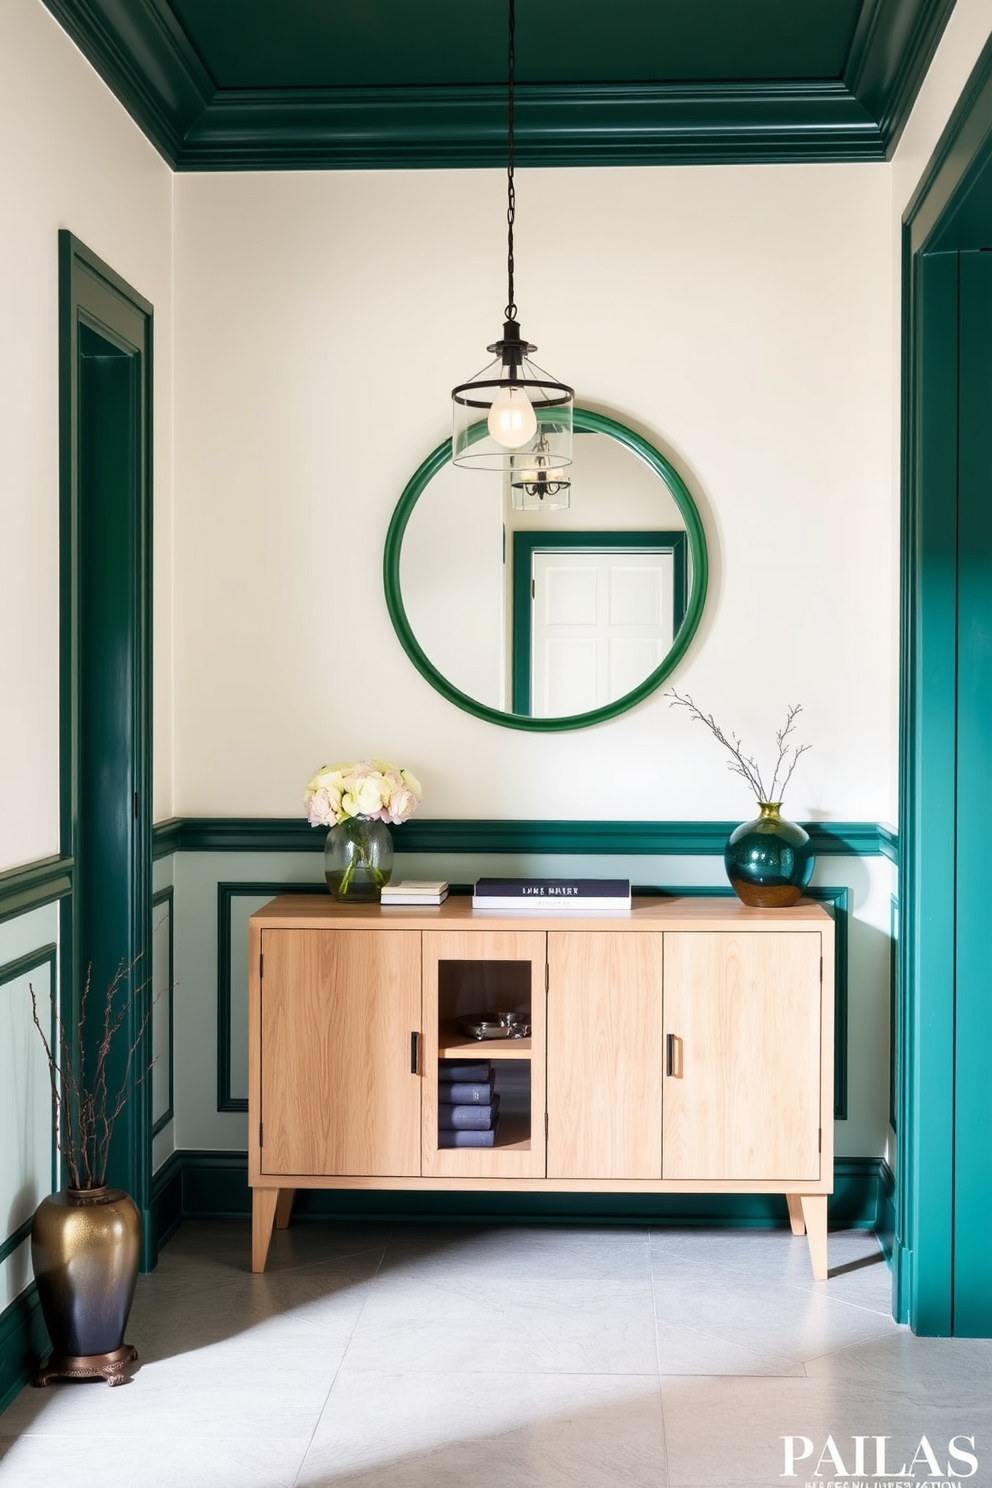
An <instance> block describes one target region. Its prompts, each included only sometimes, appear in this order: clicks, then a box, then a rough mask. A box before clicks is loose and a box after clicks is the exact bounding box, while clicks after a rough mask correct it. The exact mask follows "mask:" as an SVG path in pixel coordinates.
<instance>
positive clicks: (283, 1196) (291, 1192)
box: [276, 1188, 296, 1230]
mask: <svg viewBox="0 0 992 1488" xmlns="http://www.w3.org/2000/svg"><path fill="white" fill-rule="evenodd" d="M295 1198H296V1189H295V1188H281V1189H280V1190H279V1199H278V1201H277V1203H276V1229H277V1230H288V1229H289V1216H290V1214H291V1213H292V1210H293V1200H294V1199H295Z"/></svg>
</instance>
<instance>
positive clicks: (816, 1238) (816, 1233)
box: [802, 1194, 827, 1281]
mask: <svg viewBox="0 0 992 1488" xmlns="http://www.w3.org/2000/svg"><path fill="white" fill-rule="evenodd" d="M802 1206H803V1219H804V1220H805V1221H806V1235H807V1238H808V1240H809V1255H810V1260H811V1261H812V1262H813V1275H814V1276H815V1277H816V1279H817V1281H826V1279H827V1196H826V1194H803V1196H802Z"/></svg>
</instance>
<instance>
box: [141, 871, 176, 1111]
mask: <svg viewBox="0 0 992 1488" xmlns="http://www.w3.org/2000/svg"><path fill="white" fill-rule="evenodd" d="M163 904H166V905H168V921H169V928H168V931H167V934H168V938H169V945H168V966H169V982H168V997H169V1028H168V1046H169V1098H168V1101H167V1102H166V1108H165V1110H164V1111H163V1112H162V1114H161V1116H158V1117H156V1116H155V1114H154V1111H153V1109H152V1102H151V1100H150V1099H149V1102H148V1115H149V1119H150V1120H151V1123H152V1128H151V1134H152V1136H153V1137H157V1136H158V1134H159V1132H160V1131H162V1130H164V1128H165V1127H167V1126H168V1124H169V1122H170V1121H172V1119H173V1118H174V1116H175V1114H176V1109H175V1086H176V1080H175V1072H176V1019H175V1005H174V1004H175V998H174V996H173V991H174V988H175V984H176V936H175V888H174V887H173V885H172V884H167V885H166V887H165V888H164V889H159V890H158V892H157V893H155V894H153V895H152V915H153V917H154V914H155V910H156V909H158V908H159V907H160V906H161V905H163ZM164 918H165V916H164V915H163V916H161V919H164ZM160 923H161V921H157V922H156V923H155V924H153V926H152V935H153V936H154V935H156V934H157V933H158V931H159V928H160ZM152 964H153V965H154V957H153V961H152ZM165 991H166V989H165V988H160V989H159V991H158V992H156V991H155V988H154V987H152V996H153V998H155V997H161V996H163V995H164V994H165ZM156 1057H157V1056H156Z"/></svg>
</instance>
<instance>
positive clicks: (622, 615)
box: [530, 549, 675, 718]
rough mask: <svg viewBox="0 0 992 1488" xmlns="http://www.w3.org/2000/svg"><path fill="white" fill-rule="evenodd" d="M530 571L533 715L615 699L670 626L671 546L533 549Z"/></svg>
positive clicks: (650, 661) (646, 668)
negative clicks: (635, 550) (621, 549)
mask: <svg viewBox="0 0 992 1488" xmlns="http://www.w3.org/2000/svg"><path fill="white" fill-rule="evenodd" d="M531 578H532V583H531V596H532V602H531V611H532V631H531V640H532V670H531V676H532V683H531V710H530V711H531V713H532V715H533V716H535V717H541V718H549V717H550V718H554V717H558V716H561V715H563V714H569V713H583V712H587V711H588V710H589V709H591V708H599V707H602V706H603V705H604V704H607V703H612V702H615V701H616V699H617V698H620V697H623V696H624V694H625V693H627V692H630V690H631V689H632V688H634V687H636V686H637V685H638V683H639V682H640V681H641V680H642V679H643V678H644V677H646V676H648V674H649V673H650V672H652V671H653V670H654V668H655V667H656V666H659V665H660V663H661V662H662V661H663V660H664V658H665V655H666V653H667V652H668V650H669V648H670V647H671V644H672V639H673V637H674V634H675V617H674V607H673V597H674V558H673V554H672V553H671V551H668V552H657V553H622V552H611V551H606V552H582V553H576V552H574V551H572V550H569V549H565V550H562V551H558V552H554V551H552V552H540V551H536V552H534V554H533V557H532V573H531Z"/></svg>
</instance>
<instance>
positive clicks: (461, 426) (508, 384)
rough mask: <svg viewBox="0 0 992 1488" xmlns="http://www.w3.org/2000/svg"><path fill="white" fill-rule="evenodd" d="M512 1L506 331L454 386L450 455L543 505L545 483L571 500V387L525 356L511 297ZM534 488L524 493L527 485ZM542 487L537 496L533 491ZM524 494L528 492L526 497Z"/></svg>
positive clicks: (560, 500) (563, 502)
mask: <svg viewBox="0 0 992 1488" xmlns="http://www.w3.org/2000/svg"><path fill="white" fill-rule="evenodd" d="M508 3H509V48H508V56H507V149H506V201H507V205H506V222H507V252H506V278H507V294H506V310H505V311H504V324H503V336H502V339H501V340H499V341H494V342H493V344H492V346H490V347H488V348H487V349H488V350H489V351H490V352H492V353H493V354H494V355H495V358H496V359H495V361H493V362H490V363H489V365H488V366H486V367H484V368H483V369H482V371H481V372H477V373H476V375H475V376H474V377H473V378H472V379H471V380H470V381H469V382H461V383H459V384H458V386H457V387H456V388H454V389H453V390H452V393H451V402H452V410H453V418H452V436H451V458H452V461H453V463H454V464H455V465H460V466H463V467H465V468H466V469H475V470H503V471H507V472H508V473H509V475H510V483H511V486H512V488H513V495H514V505H517V504H518V501H517V492H518V490H519V491H521V492H522V493H523V497H522V498H521V500H520V502H519V504H520V505H524V504H526V505H528V506H531V505H533V507H535V508H544V509H548V507H549V506H550V501H549V500H548V499H546V498H548V497H549V496H550V494H551V493H550V490H549V488H550V486H551V485H553V486H555V487H556V490H555V492H554V496H555V502H554V504H555V506H558V507H561V506H567V505H568V485H569V482H568V477H567V475H566V474H565V471H566V469H567V467H568V466H569V465H571V463H572V407H573V404H574V400H575V393H574V391H573V390H572V388H570V387H568V386H567V385H566V384H565V383H563V382H558V381H556V379H555V378H553V377H551V376H549V374H548V373H547V372H544V371H542V369H541V368H540V367H538V366H537V365H536V363H534V362H532V361H530V360H529V357H530V353H531V352H532V351H536V350H537V347H536V346H532V345H531V344H530V343H529V342H528V341H525V340H524V339H523V337H522V336H521V334H520V325H519V323H518V321H517V306H516V303H515V302H514V298H513V269H514V264H513V224H514V219H515V217H516V194H515V190H514V182H513V88H514V70H515V62H516V59H515V54H514V33H515V30H516V14H515V0H508ZM531 486H533V487H534V488H535V491H534V493H532V494H530V495H528V492H529V488H530V487H531ZM538 490H540V491H541V492H543V496H542V497H541V499H539V498H538V495H537V494H536V493H537V491H538ZM524 498H526V500H524Z"/></svg>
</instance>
